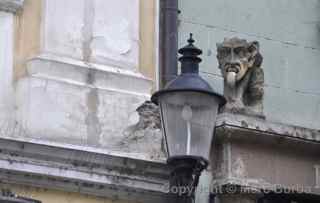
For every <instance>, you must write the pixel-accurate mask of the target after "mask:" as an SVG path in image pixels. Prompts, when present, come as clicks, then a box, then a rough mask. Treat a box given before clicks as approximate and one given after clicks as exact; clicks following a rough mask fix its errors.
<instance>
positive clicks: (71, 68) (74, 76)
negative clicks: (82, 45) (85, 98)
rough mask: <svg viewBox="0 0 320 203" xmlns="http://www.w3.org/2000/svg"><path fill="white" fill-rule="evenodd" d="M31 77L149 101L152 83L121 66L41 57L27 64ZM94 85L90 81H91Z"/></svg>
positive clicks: (55, 57)
mask: <svg viewBox="0 0 320 203" xmlns="http://www.w3.org/2000/svg"><path fill="white" fill-rule="evenodd" d="M27 67H28V74H29V75H30V76H32V77H36V78H45V79H49V80H55V81H60V82H63V83H68V84H71V85H76V86H92V85H93V86H94V87H96V88H98V89H102V90H109V91H115V92H122V93H125V94H133V95H137V96H143V97H146V99H147V98H149V97H150V92H151V89H152V80H151V79H149V78H146V77H145V76H143V75H142V74H140V73H137V72H133V71H130V70H125V69H121V68H118V67H113V66H107V65H98V64H92V63H85V62H83V61H80V60H76V59H70V58H67V57H61V56H56V55H54V54H41V55H39V56H37V57H34V58H32V59H30V60H29V61H28V63H27ZM89 77H90V78H91V79H90V80H92V81H93V83H92V84H91V83H89V82H88V80H89V79H88V78H89Z"/></svg>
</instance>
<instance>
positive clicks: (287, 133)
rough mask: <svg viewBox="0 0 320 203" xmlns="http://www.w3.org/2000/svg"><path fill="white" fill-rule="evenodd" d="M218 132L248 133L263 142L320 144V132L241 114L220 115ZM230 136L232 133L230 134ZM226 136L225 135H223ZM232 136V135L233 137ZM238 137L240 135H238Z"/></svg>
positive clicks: (217, 124) (217, 125) (217, 123)
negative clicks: (284, 140)
mask: <svg viewBox="0 0 320 203" xmlns="http://www.w3.org/2000/svg"><path fill="white" fill-rule="evenodd" d="M216 128H217V130H218V131H219V130H223V131H224V132H225V131H228V130H230V131H231V130H238V131H239V132H240V131H243V132H246V133H243V134H247V135H248V136H249V135H250V134H251V135H254V134H256V135H257V136H259V137H260V138H259V139H261V140H263V137H262V136H263V135H265V136H264V138H266V137H278V138H284V139H285V138H286V139H287V140H291V139H295V140H300V141H304V142H311V143H314V144H319V143H320V130H315V129H309V128H303V127H298V126H293V125H287V124H282V123H275V122H271V121H268V120H264V119H261V118H257V117H253V116H246V115H241V114H232V113H223V114H220V115H218V119H217V122H216ZM229 134H230V135H231V134H232V133H229ZM221 135H222V136H224V134H221ZM231 136H232V135H231ZM236 136H238V135H236Z"/></svg>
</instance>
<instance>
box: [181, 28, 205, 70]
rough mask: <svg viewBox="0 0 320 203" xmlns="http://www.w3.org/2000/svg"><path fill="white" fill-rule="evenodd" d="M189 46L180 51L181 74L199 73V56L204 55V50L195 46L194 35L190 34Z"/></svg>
mask: <svg viewBox="0 0 320 203" xmlns="http://www.w3.org/2000/svg"><path fill="white" fill-rule="evenodd" d="M187 42H188V44H187V45H186V46H184V47H183V48H181V49H179V51H178V52H179V54H181V55H182V56H181V57H180V58H179V61H180V62H181V72H182V73H198V72H199V66H198V64H199V63H200V62H201V58H200V57H199V55H201V54H202V50H201V49H199V48H198V47H196V46H195V45H194V42H195V40H194V39H193V34H192V33H190V36H189V39H188V41H187Z"/></svg>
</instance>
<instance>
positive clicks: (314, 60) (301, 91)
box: [179, 0, 320, 129]
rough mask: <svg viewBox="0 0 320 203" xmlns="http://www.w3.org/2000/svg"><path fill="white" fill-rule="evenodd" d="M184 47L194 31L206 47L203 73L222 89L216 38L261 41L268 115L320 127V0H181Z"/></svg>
mask: <svg viewBox="0 0 320 203" xmlns="http://www.w3.org/2000/svg"><path fill="white" fill-rule="evenodd" d="M179 4H180V5H179V7H180V10H181V15H180V23H179V46H180V47H181V46H183V45H185V43H186V42H185V41H186V39H187V38H188V35H189V33H190V32H192V33H194V36H195V39H196V45H197V46H199V47H200V48H201V49H203V55H202V58H203V62H202V63H201V74H202V75H203V76H204V77H205V78H206V79H207V80H208V81H209V83H211V84H212V85H213V86H214V87H215V89H216V90H217V91H219V92H221V93H222V92H223V82H222V78H221V75H220V72H219V70H218V68H217V64H218V62H217V60H216V43H217V42H221V41H222V40H223V39H224V38H225V37H234V36H237V37H240V38H245V39H247V40H257V41H259V42H260V46H261V52H262V55H263V57H264V62H263V69H264V71H265V81H266V84H265V86H266V87H265V88H266V94H265V101H264V106H265V114H266V116H267V119H269V120H274V121H277V122H282V123H288V124H293V125H299V126H303V127H309V128H316V129H320V65H319V64H320V26H319V23H320V0H308V1H301V0H259V1H256V0H242V1H234V0H199V1H194V0H180V1H179Z"/></svg>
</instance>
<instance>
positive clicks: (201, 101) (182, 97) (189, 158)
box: [151, 34, 225, 195]
mask: <svg viewBox="0 0 320 203" xmlns="http://www.w3.org/2000/svg"><path fill="white" fill-rule="evenodd" d="M193 43H194V40H193V39H192V34H190V39H189V40H188V45H187V46H185V47H183V48H181V49H180V50H179V53H180V54H182V56H181V57H180V58H179V61H180V62H181V74H180V75H179V76H177V77H176V78H175V79H174V80H172V81H170V82H169V83H168V84H167V85H166V87H165V88H164V89H163V90H160V91H158V92H156V93H155V94H153V95H152V98H151V100H152V101H153V102H154V103H156V104H158V105H159V106H160V113H161V121H162V128H163V134H164V138H165V143H166V146H167V153H168V159H167V162H168V164H169V165H170V166H171V167H172V168H173V170H172V173H171V179H170V187H184V188H186V187H188V191H186V192H190V189H192V190H194V189H195V187H196V186H197V184H198V180H199V176H200V174H201V172H202V170H204V169H205V168H206V167H207V165H208V160H209V154H210V148H211V143H212V138H213V134H214V127H215V121H216V117H217V113H218V108H219V106H220V105H222V104H224V103H225V99H224V97H223V96H221V95H220V94H218V93H216V92H215V91H214V90H213V89H212V88H211V87H210V85H209V84H208V83H207V82H206V81H205V80H204V79H202V78H201V77H200V76H199V63H200V62H201V59H200V58H199V57H198V56H199V55H200V54H202V51H201V50H200V49H198V48H197V47H195V46H194V45H193ZM193 192H194V191H193ZM180 194H181V193H180ZM181 195H186V194H181Z"/></svg>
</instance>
